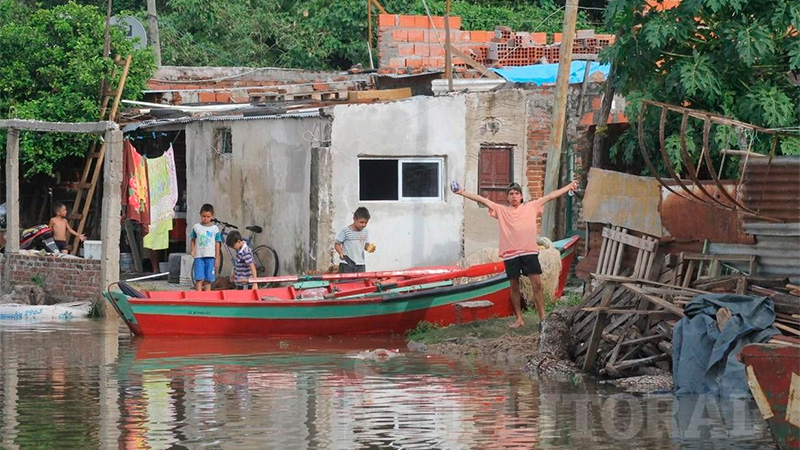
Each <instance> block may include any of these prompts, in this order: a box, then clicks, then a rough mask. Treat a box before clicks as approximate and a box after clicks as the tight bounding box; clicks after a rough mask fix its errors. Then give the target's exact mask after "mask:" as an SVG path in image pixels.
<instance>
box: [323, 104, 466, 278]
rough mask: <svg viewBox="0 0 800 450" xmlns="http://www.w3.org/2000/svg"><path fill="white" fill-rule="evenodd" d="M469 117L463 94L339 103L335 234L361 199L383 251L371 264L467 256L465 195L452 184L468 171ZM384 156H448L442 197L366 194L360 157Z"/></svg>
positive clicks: (334, 146)
mask: <svg viewBox="0 0 800 450" xmlns="http://www.w3.org/2000/svg"><path fill="white" fill-rule="evenodd" d="M465 117H466V102H465V96H464V95H457V96H453V97H449V96H448V97H415V98H411V99H407V100H403V101H397V102H389V103H377V104H362V105H346V106H336V107H334V108H333V125H332V131H331V152H332V157H331V159H332V181H331V192H332V202H333V221H332V223H333V226H332V228H331V234H332V235H333V234H335V233H336V232H338V231H339V230H340V229H341V228H342V227H344V226H347V225H348V224H350V223H352V217H353V212H354V211H355V210H356V208H357V207H359V206H364V207H366V208H368V209H369V211H370V214H371V215H372V219H371V220H370V222H369V225H368V230H369V232H370V240H371V241H373V242H374V243H375V244H376V246H377V251H376V252H375V253H373V254H368V255H367V270H386V269H401V268H408V267H413V266H421V265H439V264H451V263H453V262H455V261H456V260H458V259H459V258H460V257H461V248H462V244H461V238H462V224H463V201H462V198H461V197H460V196H456V195H453V194H452V193H450V191H449V189H448V186H449V180H452V179H457V180H462V179H463V178H464V174H465V158H464V155H465V149H466V126H465ZM384 156H385V157H420V156H438V157H443V158H444V169H443V172H444V176H443V178H442V180H441V182H442V183H443V187H444V189H445V191H444V198H443V200H441V201H437V202H427V203H406V202H397V201H365V202H360V201H359V186H358V161H359V157H384ZM331 252H333V249H331ZM335 261H337V262H338V259H335Z"/></svg>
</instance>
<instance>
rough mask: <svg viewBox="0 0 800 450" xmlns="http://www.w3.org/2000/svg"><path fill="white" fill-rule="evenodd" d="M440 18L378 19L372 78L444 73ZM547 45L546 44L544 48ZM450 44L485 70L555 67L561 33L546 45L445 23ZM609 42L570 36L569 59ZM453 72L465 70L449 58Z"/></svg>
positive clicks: (538, 39) (505, 32)
mask: <svg viewBox="0 0 800 450" xmlns="http://www.w3.org/2000/svg"><path fill="white" fill-rule="evenodd" d="M445 38H446V36H445V30H444V17H441V16H432V17H431V18H430V19H429V18H428V17H427V16H409V15H395V14H381V15H379V16H378V59H379V63H378V67H379V69H378V72H379V73H419V72H422V71H425V70H441V69H443V68H444V42H445ZM548 41H549V42H548ZM450 42H451V44H452V45H453V46H454V47H456V48H457V49H459V50H461V51H462V52H464V53H466V54H467V55H469V56H470V57H471V58H472V59H474V60H476V61H478V62H479V63H481V64H483V65H485V66H494V67H508V66H525V65H529V64H538V63H541V62H544V61H545V60H546V62H549V63H557V62H558V59H559V51H560V43H561V33H555V34H554V35H553V36H552V37H551V38H550V39H549V40H548V36H547V34H546V33H528V32H522V31H520V32H514V31H513V30H511V29H510V28H508V27H497V28H496V29H495V30H492V31H480V30H469V31H467V30H462V29H461V18H460V17H450ZM613 42H614V36H613V35H609V34H595V33H594V31H592V30H580V31H577V32H576V39H575V41H574V45H573V49H572V51H573V53H574V54H576V55H581V54H597V53H598V52H599V51H600V49H602V48H603V47H605V46H607V45H609V44H611V43H613ZM453 64H454V66H455V70H456V71H457V72H466V70H467V66H466V64H465V63H464V61H462V60H461V59H460V58H458V57H454V58H453Z"/></svg>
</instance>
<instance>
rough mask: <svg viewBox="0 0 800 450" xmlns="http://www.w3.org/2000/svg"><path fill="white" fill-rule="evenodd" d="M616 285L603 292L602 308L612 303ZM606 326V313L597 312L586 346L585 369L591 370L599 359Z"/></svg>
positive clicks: (607, 287) (606, 288) (609, 286)
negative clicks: (598, 350) (599, 350)
mask: <svg viewBox="0 0 800 450" xmlns="http://www.w3.org/2000/svg"><path fill="white" fill-rule="evenodd" d="M615 290H616V287H615V286H614V285H608V286H606V287H605V292H603V299H602V300H601V301H600V307H601V308H607V307H608V306H609V305H610V304H611V298H612V297H613V296H614V291H615ZM605 327H606V314H605V313H603V312H598V313H597V318H596V319H595V321H594V329H593V330H592V336H591V337H590V338H589V343H588V344H587V346H586V359H585V360H584V361H583V370H590V369H591V368H592V367H594V362H595V360H596V359H597V349H598V348H599V347H600V341H601V340H602V338H603V328H605Z"/></svg>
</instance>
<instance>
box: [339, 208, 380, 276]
mask: <svg viewBox="0 0 800 450" xmlns="http://www.w3.org/2000/svg"><path fill="white" fill-rule="evenodd" d="M367 223H369V211H367V208H364V207H363V206H362V207H359V208H358V209H356V212H355V213H353V223H351V224H350V225H348V226H346V227H344V228H342V229H341V231H339V234H337V235H336V239H334V244H333V248H334V249H335V250H336V253H337V254H338V255H339V259H340V260H341V262H340V263H339V273H358V272H366V270H367V266H366V258H364V250H366V251H368V252H370V253H372V252H374V251H375V244H370V243H369V233H368V232H367V230H365V228H366V227H367Z"/></svg>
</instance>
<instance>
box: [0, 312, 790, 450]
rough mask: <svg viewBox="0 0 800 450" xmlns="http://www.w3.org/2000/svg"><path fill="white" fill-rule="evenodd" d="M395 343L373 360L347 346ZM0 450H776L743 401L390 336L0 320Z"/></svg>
mask: <svg viewBox="0 0 800 450" xmlns="http://www.w3.org/2000/svg"><path fill="white" fill-rule="evenodd" d="M375 348H387V349H390V350H395V349H397V350H399V351H400V353H401V354H400V356H397V357H394V358H391V359H388V360H384V361H376V360H372V359H359V358H357V356H358V353H359V351H363V350H366V349H375ZM0 364H2V366H1V367H0V386H2V388H1V389H0V448H2V449H27V448H56V449H87V448H119V449H150V448H152V449H181V448H187V449H196V448H197V449H199V448H204V449H205V448H211V449H217V448H219V449H228V448H231V449H237V450H238V449H250V448H253V449H265V448H266V449H273V448H274V449H384V448H385V449H412V448H420V449H461V448H464V449H487V448H520V449H522V448H581V447H583V448H586V449H618V448H654V449H655V448H658V449H661V448H697V449H701V448H775V445H774V444H773V442H772V439H771V438H770V436H769V431H768V429H767V426H766V424H765V423H764V422H763V421H762V420H761V418H760V415H759V414H758V411H757V409H756V408H755V405H754V404H752V403H751V402H750V401H745V400H735V399H734V400H731V401H720V400H718V399H713V398H712V399H691V400H689V401H683V402H677V401H676V400H674V398H673V396H672V395H671V394H659V395H647V396H638V395H637V396H634V395H631V394H625V393H621V392H620V391H618V390H615V389H613V388H610V387H607V386H606V385H598V384H596V383H594V382H592V381H585V382H578V381H577V380H568V379H565V380H558V381H554V380H547V381H545V380H532V379H530V378H528V377H527V376H525V375H524V374H522V373H521V372H519V371H518V370H516V369H515V368H513V367H512V368H505V367H498V366H497V365H494V366H486V365H480V364H477V363H470V362H457V361H453V360H450V359H446V358H442V357H428V356H425V355H421V354H417V353H413V352H408V351H407V349H406V348H405V347H404V342H403V341H402V340H398V339H394V340H393V339H390V338H386V339H373V338H357V339H346V340H343V339H289V340H278V339H164V338H145V339H132V338H131V337H130V336H129V334H128V333H127V330H126V329H124V328H121V327H120V326H119V324H118V323H117V321H116V320H111V319H107V320H82V321H72V322H66V323H58V324H46V323H38V324H7V323H3V322H0Z"/></svg>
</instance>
